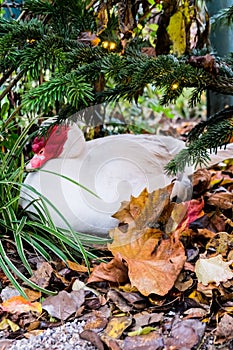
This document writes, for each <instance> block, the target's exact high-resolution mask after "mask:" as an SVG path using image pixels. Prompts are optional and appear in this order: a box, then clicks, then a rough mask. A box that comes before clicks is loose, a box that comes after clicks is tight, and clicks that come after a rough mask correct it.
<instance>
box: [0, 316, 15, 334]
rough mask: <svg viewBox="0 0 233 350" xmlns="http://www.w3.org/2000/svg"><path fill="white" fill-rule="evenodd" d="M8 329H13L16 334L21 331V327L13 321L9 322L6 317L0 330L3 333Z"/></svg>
mask: <svg viewBox="0 0 233 350" xmlns="http://www.w3.org/2000/svg"><path fill="white" fill-rule="evenodd" d="M8 327H10V328H11V330H12V332H15V331H17V330H18V329H19V326H18V325H17V324H16V323H14V322H12V321H11V320H9V319H8V318H6V317H4V318H3V319H2V321H1V322H0V330H1V331H3V330H5V329H7V328H8Z"/></svg>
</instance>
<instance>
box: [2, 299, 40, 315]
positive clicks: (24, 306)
mask: <svg viewBox="0 0 233 350" xmlns="http://www.w3.org/2000/svg"><path fill="white" fill-rule="evenodd" d="M0 307H1V309H2V310H4V311H7V312H10V313H12V314H14V313H16V312H18V313H24V312H29V311H32V312H37V313H39V314H41V312H42V306H41V303H39V302H34V303H31V302H30V301H28V300H26V299H24V298H23V297H22V296H19V295H17V296H14V297H12V298H10V299H8V300H6V301H4V302H3V303H2V304H1V305H0Z"/></svg>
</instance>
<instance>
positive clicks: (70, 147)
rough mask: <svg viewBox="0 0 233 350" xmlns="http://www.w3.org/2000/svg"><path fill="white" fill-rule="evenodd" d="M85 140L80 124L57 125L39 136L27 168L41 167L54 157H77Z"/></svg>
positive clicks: (35, 140) (33, 146)
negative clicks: (44, 134)
mask: <svg viewBox="0 0 233 350" xmlns="http://www.w3.org/2000/svg"><path fill="white" fill-rule="evenodd" d="M84 144H85V140H84V137H83V134H82V132H81V130H80V129H79V127H78V126H76V125H75V124H74V125H69V126H68V125H55V126H53V127H51V128H50V129H49V130H48V133H47V135H46V136H41V137H39V136H37V137H36V138H35V139H34V141H33V144H32V151H33V152H34V153H35V155H34V156H33V158H32V159H31V160H30V162H29V163H28V164H27V166H26V169H27V170H33V169H38V168H41V167H42V166H43V165H44V164H45V163H46V162H47V161H48V160H50V159H54V158H64V157H67V158H75V157H78V156H79V154H80V153H81V152H82V151H83V147H84Z"/></svg>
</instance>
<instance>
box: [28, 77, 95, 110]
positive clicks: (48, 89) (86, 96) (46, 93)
mask: <svg viewBox="0 0 233 350" xmlns="http://www.w3.org/2000/svg"><path fill="white" fill-rule="evenodd" d="M65 98H67V100H68V101H69V102H70V104H71V105H72V106H74V107H75V108H77V109H78V108H79V107H80V104H81V105H84V106H87V105H88V103H90V101H92V100H93V88H92V86H91V85H90V84H88V83H87V82H85V81H84V80H83V79H82V78H81V77H76V75H75V74H74V73H69V74H66V75H65V76H58V77H56V78H53V79H51V80H49V81H48V82H45V83H43V84H42V85H40V86H38V87H36V88H34V89H33V90H31V91H29V92H27V93H26V94H25V95H24V97H23V101H22V104H23V106H24V108H25V109H27V110H35V111H37V112H38V111H40V110H41V109H42V110H48V109H49V108H50V107H52V108H53V107H54V103H55V101H59V103H60V104H61V105H62V104H64V103H65Z"/></svg>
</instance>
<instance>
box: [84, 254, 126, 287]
mask: <svg viewBox="0 0 233 350" xmlns="http://www.w3.org/2000/svg"><path fill="white" fill-rule="evenodd" d="M127 272H128V269H127V267H126V265H125V264H124V263H123V262H122V260H121V258H119V256H115V258H114V259H112V260H111V261H110V262H109V263H108V264H105V263H101V264H100V265H98V266H96V267H94V269H93V272H92V274H91V276H90V277H89V279H88V281H87V282H88V283H91V282H101V281H110V282H113V283H125V282H127V280H128V273H127Z"/></svg>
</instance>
